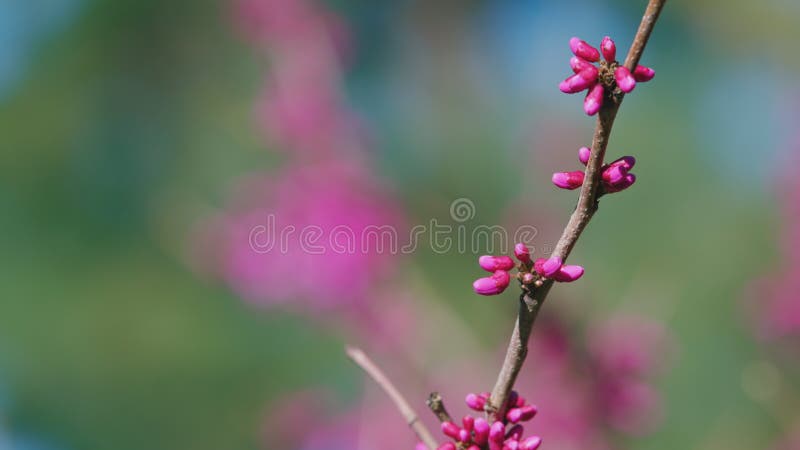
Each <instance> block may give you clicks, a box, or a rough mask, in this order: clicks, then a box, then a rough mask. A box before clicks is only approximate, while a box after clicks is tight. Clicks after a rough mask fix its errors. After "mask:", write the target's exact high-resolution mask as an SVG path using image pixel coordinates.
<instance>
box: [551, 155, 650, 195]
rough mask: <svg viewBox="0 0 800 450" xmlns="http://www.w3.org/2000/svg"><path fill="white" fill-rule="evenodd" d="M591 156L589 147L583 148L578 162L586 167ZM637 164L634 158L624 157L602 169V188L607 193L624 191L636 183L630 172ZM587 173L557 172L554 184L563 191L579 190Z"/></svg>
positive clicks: (634, 176)
mask: <svg viewBox="0 0 800 450" xmlns="http://www.w3.org/2000/svg"><path fill="white" fill-rule="evenodd" d="M590 156H591V150H590V149H589V148H588V147H581V148H580V149H579V150H578V160H579V161H580V162H581V163H582V164H584V165H586V163H587V162H588V161H589V158H590ZM635 164H636V158H634V157H633V156H623V157H621V158H619V159H617V160H615V161H614V162H612V163H610V164H606V165H604V166H603V167H601V169H600V170H601V174H600V176H601V180H602V187H603V190H604V192H605V193H608V194H610V193H613V192H619V191H623V190H625V189H627V188H629V187H631V186H632V185H633V183H635V182H636V175H634V174H632V173H629V171H630V170H631V169H632V168H633V166H634V165H635ZM584 177H585V173H584V172H583V171H580V170H576V171H573V172H556V173H554V174H553V184H555V185H556V186H557V187H559V188H561V189H568V190H573V189H578V188H579V187H581V185H582V184H583V181H584Z"/></svg>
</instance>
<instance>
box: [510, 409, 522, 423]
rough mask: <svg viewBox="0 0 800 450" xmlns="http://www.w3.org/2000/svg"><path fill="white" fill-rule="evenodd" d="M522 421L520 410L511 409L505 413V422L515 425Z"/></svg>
mask: <svg viewBox="0 0 800 450" xmlns="http://www.w3.org/2000/svg"><path fill="white" fill-rule="evenodd" d="M520 419H522V409H521V408H511V409H509V410H508V412H506V420H508V421H509V422H511V423H517V422H519V421H520Z"/></svg>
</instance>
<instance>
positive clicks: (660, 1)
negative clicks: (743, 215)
mask: <svg viewBox="0 0 800 450" xmlns="http://www.w3.org/2000/svg"><path fill="white" fill-rule="evenodd" d="M664 3H666V0H650V2H649V3H648V5H647V9H646V10H645V13H644V16H643V17H642V22H641V24H640V25H639V30H638V31H637V32H636V36H635V37H634V39H633V44H632V45H631V49H630V51H629V52H628V56H627V58H625V66H626V67H627V68H628V69H630V70H633V69H634V67H635V66H636V65H637V64H638V62H639V58H641V56H642V52H644V47H645V45H646V44H647V40H648V39H649V37H650V34H651V33H652V31H653V26H655V23H656V20H657V19H658V15H659V13H660V12H661V9H662V8H663V7H664ZM623 96H624V94H622V93H621V92H619V91H618V90H617V91H616V92H613V93H610V94H606V98H605V101H604V102H603V107H602V108H600V111H599V112H598V116H597V125H596V127H595V130H594V136H593V138H592V146H591V149H592V154H591V157H590V158H589V162H588V164H587V165H586V176H585V178H584V182H583V185H582V186H581V190H580V196H579V197H578V205H577V207H576V208H575V211H574V212H573V213H572V216H570V218H569V222H568V223H567V226H566V227H565V228H564V232H563V233H562V234H561V238H560V239H559V240H558V243H557V244H556V247H555V249H554V250H553V256H558V257H560V258H561V259H562V260H563V261H566V259H567V257H568V256H569V254H570V252H571V251H572V248H573V247H574V246H575V243H576V242H577V241H578V238H579V237H580V235H581V233H582V232H583V230H584V229H585V228H586V225H587V224H588V223H589V221H590V220H591V219H592V216H593V215H594V213H595V212H596V211H597V199H598V187H599V185H600V175H601V167H602V166H603V159H604V158H605V153H606V146H607V145H608V138H609V136H610V135H611V127H612V126H613V125H614V119H615V118H616V116H617V111H618V110H619V107H620V104H621V103H622V98H623ZM552 286H553V281H552V280H546V281H545V282H544V283H543V284H542V285H541V286H539V287H537V288H533V289H531V290H530V291H523V293H522V295H521V296H520V306H519V312H518V316H517V320H516V322H515V325H514V330H513V332H512V334H511V341H510V342H509V344H508V350H507V352H506V357H505V360H504V361H503V366H502V368H501V369H500V374H499V375H498V377H497V382H496V383H495V386H494V389H493V390H492V395H491V397H490V400H489V402H488V403H487V412H488V413H489V417H490V418H491V419H492V421H494V420H496V419H497V418H498V417H502V415H503V414H504V409H505V404H506V401H507V399H508V395H509V394H510V392H511V389H512V388H513V387H514V383H515V381H516V379H517V375H518V374H519V371H520V369H521V368H522V364H523V363H524V362H525V357H526V356H527V353H528V338H529V337H530V334H531V329H532V328H533V323H534V321H535V320H536V316H537V314H538V313H539V309H540V308H541V306H542V303H544V300H545V298H546V297H547V294H548V293H549V292H550V288H551V287H552Z"/></svg>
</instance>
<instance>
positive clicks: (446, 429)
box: [442, 422, 461, 439]
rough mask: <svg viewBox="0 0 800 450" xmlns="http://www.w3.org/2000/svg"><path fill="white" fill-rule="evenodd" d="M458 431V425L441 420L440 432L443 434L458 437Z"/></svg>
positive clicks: (453, 437)
mask: <svg viewBox="0 0 800 450" xmlns="http://www.w3.org/2000/svg"><path fill="white" fill-rule="evenodd" d="M459 431H461V429H460V428H458V425H456V424H454V423H453V422H442V433H444V434H445V436H447V437H449V438H452V439H458V432H459Z"/></svg>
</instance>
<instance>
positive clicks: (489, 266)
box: [478, 255, 516, 272]
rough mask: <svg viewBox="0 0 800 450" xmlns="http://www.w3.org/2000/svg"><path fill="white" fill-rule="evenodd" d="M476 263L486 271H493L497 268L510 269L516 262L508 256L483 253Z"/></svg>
mask: <svg viewBox="0 0 800 450" xmlns="http://www.w3.org/2000/svg"><path fill="white" fill-rule="evenodd" d="M478 265H480V266H481V269H483V270H485V271H487V272H495V271H498V270H511V269H513V268H514V266H515V265H516V264H514V260H513V259H511V258H510V257H508V256H491V255H483V256H481V257H480V258H478Z"/></svg>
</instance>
